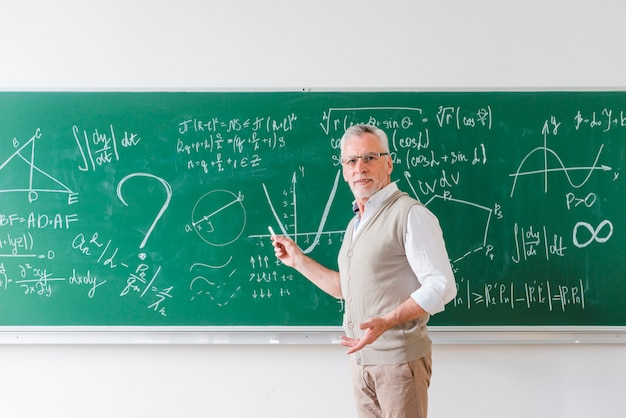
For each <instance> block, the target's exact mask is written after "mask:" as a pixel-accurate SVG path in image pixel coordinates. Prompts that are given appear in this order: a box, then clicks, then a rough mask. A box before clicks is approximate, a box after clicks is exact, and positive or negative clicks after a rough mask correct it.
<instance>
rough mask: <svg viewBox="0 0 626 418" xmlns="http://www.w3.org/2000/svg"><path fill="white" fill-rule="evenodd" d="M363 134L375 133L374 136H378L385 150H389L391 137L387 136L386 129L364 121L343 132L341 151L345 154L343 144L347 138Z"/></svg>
mask: <svg viewBox="0 0 626 418" xmlns="http://www.w3.org/2000/svg"><path fill="white" fill-rule="evenodd" d="M363 134H374V136H376V138H378V141H379V142H380V146H381V147H382V148H383V151H384V152H389V138H388V137H387V134H386V133H385V131H383V130H382V129H380V128H378V127H376V126H374V125H367V124H364V123H362V124H359V125H353V126H351V127H349V128H348V129H347V130H346V132H345V133H344V134H343V136H342V137H341V142H340V147H341V153H342V154H343V146H344V144H345V142H346V140H348V139H350V138H353V137H358V136H361V135H363Z"/></svg>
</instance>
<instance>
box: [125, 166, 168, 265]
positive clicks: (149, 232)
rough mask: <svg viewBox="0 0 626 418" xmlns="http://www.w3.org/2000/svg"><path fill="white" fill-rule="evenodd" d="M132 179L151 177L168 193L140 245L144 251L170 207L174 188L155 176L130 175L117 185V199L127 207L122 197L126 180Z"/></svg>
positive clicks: (143, 174) (146, 174) (147, 174)
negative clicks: (153, 231)
mask: <svg viewBox="0 0 626 418" xmlns="http://www.w3.org/2000/svg"><path fill="white" fill-rule="evenodd" d="M131 177H149V178H153V179H156V180H158V181H159V182H161V184H162V185H163V187H164V188H165V193H166V197H165V202H164V203H163V206H161V210H160V211H159V213H158V214H157V216H156V217H155V218H154V221H152V225H150V229H148V232H147V233H146V235H145V237H144V238H143V241H141V244H140V245H139V248H140V249H142V248H143V247H144V246H145V245H146V242H148V238H150V234H152V230H154V227H155V226H156V224H157V222H159V219H161V216H163V213H164V212H165V211H166V209H167V207H168V206H169V204H170V200H172V187H171V186H170V184H169V183H168V182H166V181H165V180H163V179H162V178H161V177H157V176H155V175H153V174H149V173H133V174H129V175H127V176H126V177H124V178H123V179H122V180H121V181H120V182H119V184H118V185H117V197H118V198H119V199H120V200H121V201H122V203H123V204H124V205H125V206H128V203H126V201H125V200H124V197H123V196H122V186H123V185H124V183H125V182H126V180H128V179H130V178H131ZM140 257H141V255H140Z"/></svg>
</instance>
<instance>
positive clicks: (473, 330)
mask: <svg viewBox="0 0 626 418" xmlns="http://www.w3.org/2000/svg"><path fill="white" fill-rule="evenodd" d="M429 331H430V336H431V339H432V340H433V343H434V344H623V343H626V327H622V326H619V327H608V326H607V327H580V326H571V327H544V326H541V327H538V326H537V327H533V326H527V327H430V328H429ZM341 335H343V332H342V330H341V328H340V327H0V344H235V345H237V344H240V345H245V344H339V341H340V340H341Z"/></svg>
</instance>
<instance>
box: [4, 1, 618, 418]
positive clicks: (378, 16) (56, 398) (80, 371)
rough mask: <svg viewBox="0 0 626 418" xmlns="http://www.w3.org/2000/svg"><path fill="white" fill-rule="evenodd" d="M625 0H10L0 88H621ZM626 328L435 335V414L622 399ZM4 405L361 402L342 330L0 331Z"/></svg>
mask: <svg viewBox="0 0 626 418" xmlns="http://www.w3.org/2000/svg"><path fill="white" fill-rule="evenodd" d="M624 12H626V4H625V3H624V2H623V1H621V0H615V1H609V0H595V1H594V2H590V1H577V0H563V1H557V0H525V1H523V2H516V3H512V2H506V1H501V0H500V1H498V0H492V1H490V0H474V1H466V0H453V1H443V0H441V1H420V0H378V1H376V0H306V1H305V0H303V1H293V0H266V1H262V2H261V1H255V0H221V1H201V0H196V1H194V0H177V1H172V0H169V1H166V0H102V1H80V0H57V1H55V2H49V1H45V0H40V1H35V0H31V1H29V0H21V1H15V0H11V1H8V0H0V57H1V61H0V89H3V90H68V89H69V90H93V89H95V90H112V89H133V90H154V89H157V90H159V89H172V90H211V89H264V90H268V89H269V90H278V89H293V88H302V87H308V88H312V89H323V88H332V89H355V88H368V89H389V88H398V89H401V88H419V89H429V90H437V89H533V88H539V89H551V88H591V89H593V88H612V89H623V88H624V87H626V85H625V84H626V83H625V82H624V75H625V74H626V71H625V69H626V68H625V67H626V66H625V64H626V59H625V58H624V54H623V51H624V48H625V45H624V40H625V39H626V37H625V35H626V26H625V25H624V24H623V17H624V15H625V13H624ZM625 357H626V346H624V345H622V344H614V345H604V344H577V345H573V344H572V345H552V344H538V345H521V344H515V345H481V344H473V345H457V344H437V345H435V347H434V361H435V364H434V377H433V382H432V388H431V415H430V416H431V417H432V418H441V417H452V416H464V417H510V418H516V417H520V418H521V417H529V416H531V417H573V418H577V417H580V418H582V417H585V418H586V417H590V416H593V417H618V416H623V409H624V408H623V388H624V387H626V361H624V359H625ZM0 370H1V374H0V376H1V377H0V394H1V396H0V414H1V415H2V416H3V417H35V416H37V417H43V416H45V417H53V418H56V417H64V418H67V417H87V416H88V417H109V416H116V417H154V418H161V417H170V416H177V417H183V416H185V417H194V416H210V417H252V416H254V417H285V418H292V417H303V418H305V417H311V418H313V417H315V418H317V417H322V416H324V417H340V416H341V417H344V418H351V417H355V413H354V408H353V406H352V399H351V392H350V384H349V381H348V376H347V374H348V373H347V362H346V357H345V355H344V354H343V349H342V348H341V347H337V346H328V345H287V346H285V345H271V346H270V345H230V346H228V345H219V346H211V345H56V344H55V345H45V344H32V345H24V344H21V345H20V344H16V345H3V346H0Z"/></svg>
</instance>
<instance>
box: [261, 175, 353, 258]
mask: <svg viewBox="0 0 626 418" xmlns="http://www.w3.org/2000/svg"><path fill="white" fill-rule="evenodd" d="M340 177H341V170H339V171H337V175H336V176H335V181H334V182H333V186H332V189H331V190H330V193H329V196H328V200H327V201H326V206H325V207H324V211H323V212H322V216H321V218H320V222H319V224H318V227H317V231H314V232H311V231H309V232H301V231H299V228H298V197H297V193H296V183H297V177H296V173H294V174H293V176H292V179H291V189H290V192H291V198H292V208H293V213H292V214H291V216H290V217H291V219H292V223H291V224H290V225H285V224H284V222H283V221H282V220H281V218H280V216H279V215H278V213H277V212H276V209H275V207H274V204H273V203H272V199H271V198H270V194H269V192H268V190H267V186H265V183H264V184H263V191H264V192H265V197H266V198H267V203H268V205H269V206H270V209H271V211H272V214H273V216H274V219H275V220H276V223H277V224H278V225H279V226H280V230H281V232H282V234H283V235H285V236H288V237H291V238H292V239H293V240H294V241H295V242H296V243H297V242H298V238H299V237H301V236H310V235H313V237H314V238H313V242H311V244H310V245H309V246H308V247H307V248H304V249H303V250H302V251H303V252H304V253H305V254H309V253H310V252H311V251H313V249H314V248H315V247H316V246H317V244H318V243H319V242H320V238H321V237H322V235H324V234H334V233H342V234H343V232H344V231H324V226H325V225H326V220H327V219H328V213H329V212H330V208H331V206H332V204H333V200H334V199H335V194H336V193H337V187H338V185H339V179H340Z"/></svg>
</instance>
